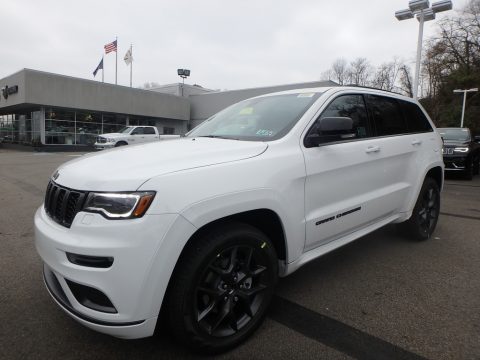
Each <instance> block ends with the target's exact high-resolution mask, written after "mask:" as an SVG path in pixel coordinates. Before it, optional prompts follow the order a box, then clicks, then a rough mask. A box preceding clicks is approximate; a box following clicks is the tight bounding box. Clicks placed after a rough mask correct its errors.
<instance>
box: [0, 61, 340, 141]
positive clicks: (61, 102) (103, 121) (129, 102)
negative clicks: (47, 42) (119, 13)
mask: <svg viewBox="0 0 480 360" xmlns="http://www.w3.org/2000/svg"><path fill="white" fill-rule="evenodd" d="M334 85H336V84H335V83H333V82H331V81H316V82H307V83H297V84H288V85H279V86H270V87H262V88H253V89H242V90H231V91H214V90H210V89H206V88H203V87H201V86H198V85H187V84H185V85H184V84H180V83H179V84H170V85H163V86H159V87H156V88H151V89H138V88H130V87H126V86H120V85H114V84H107V83H101V82H98V81H92V80H85V79H80V78H75V77H70V76H63V75H58V74H52V73H47V72H42V71H36V70H30V69H23V70H21V71H19V72H17V73H15V74H12V75H10V76H7V77H5V78H3V79H0V88H1V94H0V139H2V140H3V142H4V143H9V142H10V143H18V144H25V145H35V146H48V147H50V148H55V147H56V146H58V145H63V146H62V148H64V146H66V145H68V146H77V147H79V146H82V147H83V146H91V145H92V144H93V143H94V142H95V139H96V137H97V136H98V135H99V134H102V133H110V132H116V131H118V130H120V129H121V128H123V127H125V126H129V125H152V126H156V127H157V128H158V129H159V132H160V133H161V134H180V135H182V134H184V133H186V132H187V131H188V130H189V129H191V128H192V127H194V126H196V125H198V124H199V123H201V122H202V121H204V120H205V119H207V118H208V117H210V116H211V115H213V114H215V113H216V112H218V111H219V110H221V109H223V108H225V107H227V106H229V105H231V104H234V103H236V102H238V101H241V100H244V99H248V98H250V97H254V96H258V95H262V94H267V93H271V92H276V91H283V90H289V89H295V88H310V87H320V86H334Z"/></svg>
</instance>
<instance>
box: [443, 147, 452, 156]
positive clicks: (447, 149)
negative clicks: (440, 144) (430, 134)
mask: <svg viewBox="0 0 480 360" xmlns="http://www.w3.org/2000/svg"><path fill="white" fill-rule="evenodd" d="M442 154H444V155H445V154H447V155H453V148H445V147H444V148H443V149H442Z"/></svg>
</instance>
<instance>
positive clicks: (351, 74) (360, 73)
mask: <svg viewBox="0 0 480 360" xmlns="http://www.w3.org/2000/svg"><path fill="white" fill-rule="evenodd" d="M371 76H372V66H371V65H370V63H369V62H368V60H367V59H366V58H356V59H355V60H353V61H352V62H350V66H349V67H348V69H347V78H348V83H350V84H352V85H360V86H366V85H367V84H368V83H369V80H370V77H371Z"/></svg>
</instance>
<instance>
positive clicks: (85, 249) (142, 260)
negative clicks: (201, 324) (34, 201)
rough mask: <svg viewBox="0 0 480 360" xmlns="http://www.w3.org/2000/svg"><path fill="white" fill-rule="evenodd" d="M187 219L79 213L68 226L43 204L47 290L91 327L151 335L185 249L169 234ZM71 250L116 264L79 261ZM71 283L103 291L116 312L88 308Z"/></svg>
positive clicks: (39, 219)
mask: <svg viewBox="0 0 480 360" xmlns="http://www.w3.org/2000/svg"><path fill="white" fill-rule="evenodd" d="M178 220H180V221H178ZM184 223H185V220H183V218H182V217H180V216H179V215H176V214H164V215H145V216H144V217H143V218H141V219H132V220H107V219H105V218H103V217H102V216H101V215H98V214H91V213H85V212H80V213H78V214H77V215H76V217H75V219H74V221H73V223H72V226H71V227H70V228H69V229H68V228H65V227H63V226H61V225H58V224H57V223H55V222H53V221H52V220H51V219H50V218H49V217H48V215H47V214H46V212H45V210H44V208H43V206H42V207H40V208H39V209H38V210H37V212H36V214H35V245H36V248H37V251H38V253H39V254H40V256H41V258H42V260H43V262H44V264H45V265H44V278H45V283H46V285H47V289H48V291H49V293H50V294H51V295H52V297H53V298H54V299H55V301H56V302H57V303H58V304H59V305H60V306H61V307H62V309H63V310H64V311H66V312H67V313H68V314H69V315H70V316H72V317H73V318H74V319H76V320H77V321H79V322H80V323H82V324H84V325H86V326H87V327H89V328H92V329H94V330H97V331H99V332H103V333H107V334H110V335H113V336H117V337H122V338H140V337H146V336H150V335H152V334H153V332H154V329H155V324H156V321H157V317H158V313H159V310H160V306H161V302H162V299H163V295H164V293H165V290H166V287H167V285H168V281H169V279H170V276H171V272H172V271H173V267H174V264H175V262H176V259H177V258H178V255H179V254H178V252H179V251H181V248H180V250H175V251H172V250H171V248H170V247H169V244H171V243H172V241H174V240H177V239H172V238H170V239H167V235H168V233H169V231H172V229H175V228H177V231H178V232H181V231H185V229H178V228H179V226H180V225H184ZM173 236H174V237H175V236H177V233H176V232H175V231H173ZM177 242H178V241H177ZM177 242H175V243H174V244H176V243H177ZM169 252H170V253H169ZM67 253H73V254H80V255H85V256H91V257H107V256H108V257H111V258H113V264H112V265H111V266H110V267H108V268H99V267H90V266H83V265H77V264H74V263H72V262H71V261H70V260H69V258H68V257H67ZM162 264H164V268H162ZM172 264H173V265H172ZM72 283H73V284H78V285H80V287H82V286H83V287H86V288H91V289H94V290H95V291H98V292H101V293H103V294H104V295H105V297H106V298H108V299H109V300H110V301H111V304H113V306H114V309H115V312H113V313H112V312H104V311H98V310H95V309H96V308H97V307H95V306H89V304H88V302H85V301H83V300H84V299H81V298H79V295H78V293H76V292H75V289H72V285H71V284H72ZM85 305H87V306H85Z"/></svg>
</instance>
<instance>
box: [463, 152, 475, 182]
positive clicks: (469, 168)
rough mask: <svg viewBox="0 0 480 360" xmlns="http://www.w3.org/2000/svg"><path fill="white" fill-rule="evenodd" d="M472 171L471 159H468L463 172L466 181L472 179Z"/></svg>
mask: <svg viewBox="0 0 480 360" xmlns="http://www.w3.org/2000/svg"><path fill="white" fill-rule="evenodd" d="M473 171H474V165H473V158H472V157H469V158H467V160H466V165H465V172H464V173H463V174H464V176H465V179H466V180H472V179H473Z"/></svg>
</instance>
